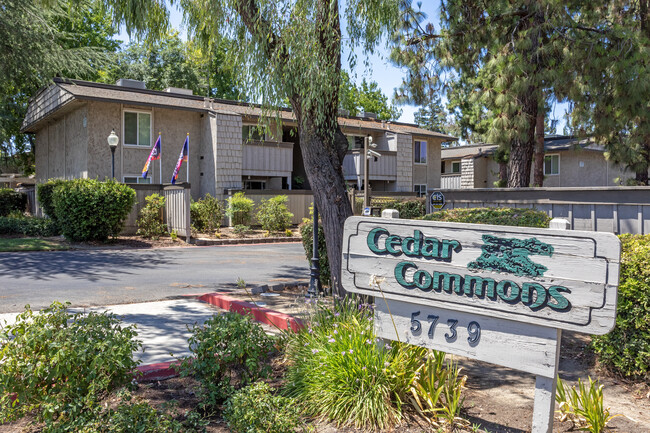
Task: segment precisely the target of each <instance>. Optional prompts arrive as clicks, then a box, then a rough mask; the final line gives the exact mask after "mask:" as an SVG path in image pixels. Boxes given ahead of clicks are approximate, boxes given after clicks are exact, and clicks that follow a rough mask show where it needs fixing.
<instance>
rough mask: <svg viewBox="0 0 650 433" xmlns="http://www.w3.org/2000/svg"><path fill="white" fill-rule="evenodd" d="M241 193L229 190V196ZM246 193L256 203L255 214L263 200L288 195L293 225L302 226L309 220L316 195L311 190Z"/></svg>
mask: <svg viewBox="0 0 650 433" xmlns="http://www.w3.org/2000/svg"><path fill="white" fill-rule="evenodd" d="M239 191H241V190H234V189H229V190H228V196H231V195H234V194H235V193H236V192H239ZM244 193H245V194H246V197H247V198H250V199H251V200H253V201H254V202H255V207H254V208H253V213H256V212H257V208H258V207H259V205H260V204H261V203H262V200H268V199H270V198H271V197H275V196H276V195H286V196H287V198H288V200H287V207H288V208H289V212H291V213H292V214H293V218H292V219H291V224H300V223H301V222H302V219H303V218H309V207H310V206H311V205H312V203H313V202H314V194H313V193H312V192H311V191H309V190H286V189H281V190H273V189H264V190H246V191H244ZM224 206H225V204H224ZM253 224H257V223H256V221H255V218H253ZM225 225H228V222H227V221H226V222H225Z"/></svg>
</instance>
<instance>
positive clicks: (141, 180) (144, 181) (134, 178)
mask: <svg viewBox="0 0 650 433" xmlns="http://www.w3.org/2000/svg"><path fill="white" fill-rule="evenodd" d="M124 183H137V184H143V185H149V184H150V183H151V178H150V177H148V178H146V179H145V178H143V177H142V176H124Z"/></svg>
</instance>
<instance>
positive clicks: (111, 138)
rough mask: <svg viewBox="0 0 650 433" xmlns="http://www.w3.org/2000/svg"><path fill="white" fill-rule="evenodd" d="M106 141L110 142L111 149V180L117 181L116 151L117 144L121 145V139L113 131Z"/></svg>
mask: <svg viewBox="0 0 650 433" xmlns="http://www.w3.org/2000/svg"><path fill="white" fill-rule="evenodd" d="M106 140H107V141H108V147H110V148H111V178H112V179H115V149H117V143H119V141H120V138H119V137H118V136H117V134H116V133H115V130H114V129H113V130H111V134H110V135H109V136H108V138H107V139H106Z"/></svg>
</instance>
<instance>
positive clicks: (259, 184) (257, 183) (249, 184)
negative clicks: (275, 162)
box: [244, 180, 266, 189]
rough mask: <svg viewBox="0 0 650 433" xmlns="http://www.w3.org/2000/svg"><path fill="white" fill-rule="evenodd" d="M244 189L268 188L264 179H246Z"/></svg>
mask: <svg viewBox="0 0 650 433" xmlns="http://www.w3.org/2000/svg"><path fill="white" fill-rule="evenodd" d="M244 189H266V182H265V181H263V180H246V181H244Z"/></svg>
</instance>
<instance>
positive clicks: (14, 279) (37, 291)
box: [0, 243, 309, 313]
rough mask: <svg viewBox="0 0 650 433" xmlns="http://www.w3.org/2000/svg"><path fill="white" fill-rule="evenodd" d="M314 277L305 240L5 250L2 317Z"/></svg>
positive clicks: (0, 264)
mask: <svg viewBox="0 0 650 433" xmlns="http://www.w3.org/2000/svg"><path fill="white" fill-rule="evenodd" d="M238 278H242V279H243V280H244V281H246V283H248V284H260V283H264V284H268V283H271V284H273V283H281V282H285V281H287V282H293V281H296V280H308V278H309V264H308V262H307V260H306V259H305V254H304V251H303V248H302V245H301V244H300V243H281V244H260V245H241V246H216V247H192V248H160V249H152V250H135V249H131V250H91V251H52V252H32V253H27V252H26V253H0V313H11V312H19V311H22V310H23V307H24V305H25V304H30V305H31V307H32V309H34V310H36V309H41V308H43V307H46V306H48V305H49V304H51V303H52V302H53V301H55V300H56V301H61V302H63V301H70V302H71V303H72V305H73V306H78V307H83V306H100V305H112V304H126V303H133V302H144V301H158V300H164V299H173V298H175V297H178V296H183V295H191V294H200V293H201V294H202V293H208V292H213V291H215V290H220V289H224V288H225V289H227V288H229V287H230V288H231V287H234V286H235V285H236V282H237V279H238Z"/></svg>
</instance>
